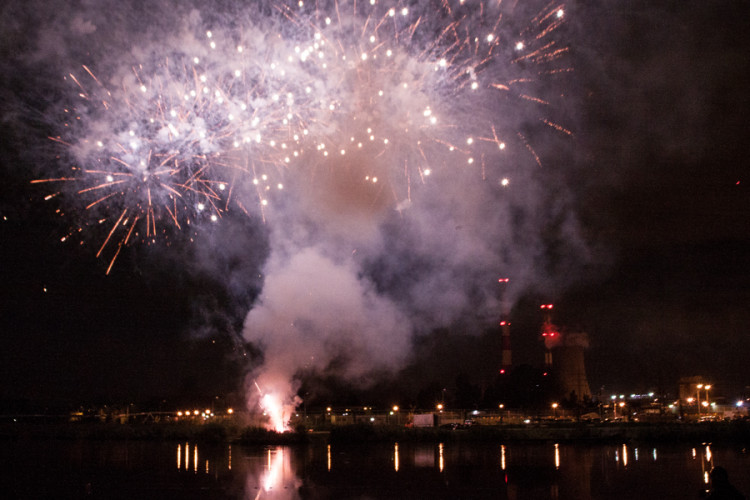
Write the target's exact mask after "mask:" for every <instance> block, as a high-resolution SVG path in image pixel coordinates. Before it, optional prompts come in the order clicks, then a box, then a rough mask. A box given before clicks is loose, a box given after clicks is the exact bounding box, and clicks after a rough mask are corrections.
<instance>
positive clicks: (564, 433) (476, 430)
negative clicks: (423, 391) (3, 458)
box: [0, 421, 750, 445]
mask: <svg viewBox="0 0 750 500" xmlns="http://www.w3.org/2000/svg"><path fill="white" fill-rule="evenodd" d="M23 439H35V440H39V439H67V440H103V441H105V440H128V441H185V440H187V441H198V442H206V443H224V442H227V443H236V444H247V445H293V444H305V443H311V442H320V441H323V442H329V443H337V444H339V443H373V442H389V441H390V442H393V441H398V442H409V441H414V442H444V441H497V442H544V441H555V442H580V443H607V442H618V443H621V442H632V441H637V442H697V443H703V442H731V443H737V444H743V443H747V444H750V422H748V421H728V422H701V423H604V424H591V423H560V424H556V423H553V424H529V425H522V426H520V425H492V426H490V425H486V426H483V425H477V426H473V427H470V428H466V429H445V428H439V427H421V428H406V427H397V426H385V425H366V424H354V425H341V426H332V427H329V428H325V429H309V430H307V431H299V432H284V433H277V432H273V431H269V430H266V429H262V428H257V427H243V426H239V425H236V424H226V423H208V424H202V425H194V424H184V423H179V424H177V423H156V424H116V423H80V422H71V423H54V424H49V423H27V422H3V423H0V441H2V440H23Z"/></svg>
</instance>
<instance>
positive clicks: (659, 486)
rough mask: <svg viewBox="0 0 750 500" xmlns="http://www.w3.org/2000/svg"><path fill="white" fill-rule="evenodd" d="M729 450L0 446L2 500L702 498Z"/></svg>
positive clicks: (743, 459) (733, 460) (747, 476)
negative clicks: (710, 472) (708, 479)
mask: <svg viewBox="0 0 750 500" xmlns="http://www.w3.org/2000/svg"><path fill="white" fill-rule="evenodd" d="M712 465H722V466H724V467H725V468H726V469H727V470H728V471H729V477H730V480H731V481H732V482H733V483H734V484H735V486H737V487H738V488H739V489H740V491H742V492H743V493H744V494H745V495H746V496H748V495H749V494H750V450H746V449H744V448H743V447H741V446H731V445H721V446H717V445H698V446H692V445H687V444H686V445H653V446H651V445H640V446H635V445H632V444H628V445H625V444H621V445H611V444H607V445H604V444H602V445H599V444H597V445H580V444H554V443H545V444H524V443H521V444H519V443H512V444H507V445H502V444H498V443H476V442H472V443H459V442H448V443H444V444H432V443H430V444H427V443H402V444H395V443H393V444H376V445H362V444H358V445H351V446H342V445H327V444H325V443H322V442H321V443H319V444H312V445H306V446H298V447H284V446H281V447H278V446H273V447H243V446H238V445H203V444H200V443H198V444H196V443H192V442H182V443H164V442H126V441H119V442H118V441H58V440H9V441H0V471H1V472H0V477H1V478H2V479H1V480H0V498H44V499H57V498H104V499H120V498H122V499H125V498H127V499H143V498H163V499H181V500H185V499H193V498H207V499H224V498H248V499H256V498H257V499H262V498H280V499H293V498H316V499H317V498H320V499H325V498H334V499H339V498H362V499H370V498H372V499H376V498H382V499H392V498H416V499H421V498H430V499H431V498H495V499H511V500H515V499H536V498H539V499H546V498H550V499H571V500H573V499H575V500H586V499H599V498H601V499H628V500H630V499H649V498H659V499H662V498H676V499H690V498H700V497H701V491H703V490H705V487H706V485H705V478H706V473H707V471H708V470H710V468H711V467H712Z"/></svg>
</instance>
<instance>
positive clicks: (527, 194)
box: [5, 0, 588, 430]
mask: <svg viewBox="0 0 750 500" xmlns="http://www.w3.org/2000/svg"><path fill="white" fill-rule="evenodd" d="M510 4H512V2H511V3H510ZM510 4H509V5H506V4H504V3H500V2H495V1H488V2H482V1H478V0H477V1H475V0H466V1H456V2H451V1H447V2H437V1H435V2H428V3H427V4H426V5H424V6H416V5H412V6H408V5H407V4H406V3H400V2H396V1H388V0H378V1H370V2H356V3H355V2H348V1H346V0H342V1H339V2H335V1H330V2H328V1H321V2H290V3H284V2H258V3H253V4H252V5H250V6H247V7H243V6H242V5H239V4H237V5H234V4H227V3H225V2H217V3H216V4H211V5H204V3H202V2H198V3H196V5H195V6H189V7H186V6H183V4H180V7H179V8H177V7H176V6H173V5H171V4H169V3H168V2H162V3H159V2H156V3H154V4H153V5H151V4H150V7H149V8H148V10H145V9H144V8H141V7H139V8H137V9H132V10H128V6H127V5H123V4H122V3H118V4H117V5H114V6H112V9H111V10H109V9H107V8H104V7H103V6H100V5H99V4H97V7H96V9H95V8H94V7H93V5H91V6H86V3H85V2H84V4H82V5H80V6H78V7H76V8H75V9H67V8H60V9H55V11H54V12H51V11H49V7H45V11H46V12H50V17H53V18H54V19H51V20H50V21H49V22H48V23H43V24H42V25H41V26H42V27H40V28H39V31H38V32H37V38H36V43H34V44H31V45H29V46H23V47H22V46H21V45H22V44H20V43H19V45H18V47H17V48H18V49H19V50H18V51H16V52H18V53H23V54H24V56H23V57H16V59H17V62H19V64H21V65H22V66H26V67H29V68H33V67H36V66H37V65H38V64H41V63H43V62H50V61H55V64H54V65H52V66H51V67H48V68H47V70H46V73H45V75H46V76H49V75H50V74H51V75H55V77H56V78H59V79H58V80H55V83H48V84H46V86H48V87H50V88H52V89H55V93H54V94H55V95H56V97H55V98H54V99H53V98H52V97H51V95H52V94H50V96H48V97H47V99H48V100H47V101H46V102H44V104H43V105H42V106H41V107H43V108H44V109H43V110H42V113H43V115H44V116H45V120H47V121H48V123H46V125H45V127H44V128H48V129H51V130H52V132H50V133H49V134H48V135H49V136H50V139H52V140H51V141H50V142H51V144H48V145H47V146H46V148H47V149H54V150H55V151H56V153H55V154H56V155H57V156H58V157H59V158H58V159H57V160H55V166H49V167H48V166H44V167H43V168H42V172H40V173H38V175H37V177H36V179H34V182H35V183H38V184H41V186H42V187H43V188H49V190H48V192H49V193H50V195H49V196H50V197H52V198H59V199H61V200H63V203H64V204H65V206H66V207H67V208H68V210H69V211H70V212H77V216H76V217H75V222H74V223H72V227H71V230H70V232H69V234H68V235H67V236H66V238H75V237H77V238H80V239H82V240H83V241H84V242H87V243H88V242H91V243H90V244H92V245H95V247H96V248H97V249H98V252H97V256H98V257H99V258H101V259H104V260H105V262H106V268H107V272H109V271H110V270H111V269H112V267H113V266H116V265H117V259H118V256H119V255H120V252H121V250H122V249H124V248H128V247H130V246H132V245H139V244H148V245H154V244H158V243H159V242H162V241H167V245H165V246H164V251H165V252H170V251H173V249H172V248H170V247H171V246H177V245H181V244H186V243H187V244H190V242H189V241H186V240H195V241H200V242H201V243H200V244H206V245H215V246H216V248H225V247H226V248H228V247H233V246H234V245H239V244H240V242H238V241H237V240H235V239H233V238H226V239H220V238H214V239H210V238H209V239H201V234H202V233H203V232H205V231H203V230H204V229H205V228H209V227H213V226H214V225H216V224H219V225H220V224H224V223H227V221H230V220H232V219H233V218H235V217H240V218H248V219H249V220H251V221H253V222H254V223H258V224H263V225H264V226H265V227H267V228H268V233H269V235H270V236H269V238H270V241H269V242H268V243H269V248H270V253H269V257H268V259H267V260H266V262H265V264H264V265H263V269H262V275H263V288H262V291H261V292H260V294H259V296H258V297H257V299H256V300H255V302H254V304H253V305H252V307H251V309H250V310H249V312H248V314H247V317H246V318H245V322H244V329H243V332H242V335H243V337H244V339H245V340H246V341H248V342H250V343H252V344H254V345H255V346H257V347H258V348H259V349H260V350H261V352H262V359H263V361H262V364H261V365H259V366H254V367H252V369H251V374H250V375H249V376H248V381H247V395H248V404H249V406H250V407H251V408H256V407H257V406H256V405H260V406H261V407H263V408H264V409H265V410H266V412H267V413H268V414H269V415H270V416H271V420H272V426H273V427H274V428H275V429H279V430H280V429H283V428H284V427H285V424H286V420H288V417H289V414H290V412H291V411H292V409H293V408H294V406H295V405H296V404H298V403H299V398H298V397H297V396H296V391H297V389H298V386H299V384H300V374H301V373H303V372H304V373H327V374H336V375H338V376H340V377H343V378H345V379H347V380H348V381H350V382H352V383H358V384H361V385H362V386H367V384H370V383H373V382H374V381H375V380H376V379H377V377H378V375H379V374H382V373H388V372H394V371H396V370H398V369H399V368H400V367H402V366H403V365H404V363H405V362H406V361H407V360H408V358H409V354H410V349H411V345H412V339H413V338H414V336H415V335H417V334H425V333H429V332H430V331H431V330H433V329H435V328H445V327H454V326H457V325H461V326H462V327H463V328H464V329H465V330H468V331H472V330H477V329H481V328H486V327H487V326H488V325H492V324H493V323H494V321H493V320H492V319H490V320H488V319H487V318H496V317H497V316H498V315H499V313H500V308H501V306H500V288H499V286H498V278H501V277H509V278H510V283H509V284H508V285H506V286H505V289H504V291H503V293H504V294H505V295H504V297H503V299H504V301H505V302H506V303H507V304H512V303H513V300H514V297H516V296H518V295H520V294H522V293H524V292H525V291H526V290H528V289H529V288H532V287H534V286H536V285H539V284H540V283H545V285H546V286H551V287H557V286H560V285H561V284H564V281H565V279H566V278H565V275H566V274H567V273H569V272H570V271H571V270H572V269H575V267H576V266H577V265H579V264H580V263H582V262H585V261H586V260H587V258H588V256H587V247H586V245H585V244H584V243H583V241H582V239H581V238H580V236H579V234H578V233H579V232H578V225H577V221H576V218H575V215H574V214H572V213H571V212H570V209H569V206H570V204H571V200H570V193H569V192H568V191H567V189H566V188H565V186H564V185H563V184H562V183H561V182H560V179H561V178H562V177H563V176H562V175H559V174H556V173H555V169H557V168H560V166H559V164H555V162H554V161H552V162H549V161H548V159H549V158H553V159H554V151H552V149H553V148H552V146H551V145H557V144H559V143H560V142H561V141H562V142H565V141H571V140H573V139H571V137H572V136H573V134H572V132H571V130H570V124H566V123H565V121H564V119H562V118H560V117H558V116H556V115H557V114H559V113H560V112H559V109H560V108H561V107H563V106H560V104H561V102H560V101H561V99H562V97H561V96H562V95H564V94H565V92H564V90H562V89H563V88H564V86H565V85H566V80H567V79H568V78H570V75H571V74H572V73H573V69H572V68H571V67H570V62H569V55H568V46H567V42H566V41H565V40H564V33H563V32H564V29H563V27H564V25H565V23H566V21H567V13H566V11H565V9H564V5H562V4H561V5H557V4H547V5H540V6H539V8H540V10H531V9H529V10H528V11H527V10H525V9H526V8H527V6H526V5H523V6H521V5H515V4H514V5H510ZM524 4H525V3H524ZM131 7H132V6H131ZM13 9H16V11H17V12H16V11H14V10H13ZM31 9H33V7H26V8H24V7H21V6H16V7H13V8H10V7H9V8H7V10H8V11H9V12H6V14H8V15H12V14H16V16H15V17H14V16H11V17H10V18H9V17H8V15H6V16H5V19H6V20H7V19H11V18H12V19H25V18H27V17H28V16H32V14H31V12H32V10H31ZM243 9H245V10H243ZM105 12H106V15H105ZM66 16H67V17H66ZM32 17H33V16H32ZM112 19H115V20H116V21H112ZM6 22H7V23H11V22H10V21H6ZM24 29H26V27H25V26H24V25H23V22H22V21H18V24H17V25H14V24H12V23H11V24H10V25H9V26H6V27H5V31H8V32H10V33H16V34H18V33H20V32H21V31H22V30H24ZM8 39H9V40H15V38H13V37H11V38H8ZM28 100H31V98H28ZM50 163H51V162H49V161H48V162H46V163H45V165H49V164H50ZM185 234H188V235H189V237H188V238H181V235H185ZM252 252H253V249H252V248H248V249H247V254H248V259H254V258H256V256H254V255H253V256H250V255H249V254H251V253H252ZM241 253H242V249H238V251H235V252H234V254H235V255H237V254H241ZM211 254H212V252H210V251H203V252H200V255H202V256H204V257H205V258H211V257H210V256H211ZM184 264H185V265H186V266H188V265H190V263H188V262H186V263H184ZM203 267H204V268H206V267H209V266H203ZM239 269H242V270H243V271H244V272H248V271H247V268H245V267H243V266H239ZM255 277H256V276H255V275H254V276H252V277H249V276H248V277H247V278H246V279H247V282H251V281H253V280H254V279H255ZM227 280H228V281H231V283H232V287H235V288H236V287H237V283H238V282H242V281H243V280H242V278H240V279H238V278H237V277H236V276H228V277H227ZM506 307H508V306H506ZM488 321H489V323H488Z"/></svg>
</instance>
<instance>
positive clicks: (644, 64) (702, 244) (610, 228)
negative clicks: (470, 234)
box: [0, 0, 750, 403]
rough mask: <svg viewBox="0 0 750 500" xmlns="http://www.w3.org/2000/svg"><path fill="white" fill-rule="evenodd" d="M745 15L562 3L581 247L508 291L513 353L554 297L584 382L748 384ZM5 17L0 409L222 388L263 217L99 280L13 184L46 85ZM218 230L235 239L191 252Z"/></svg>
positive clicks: (77, 248) (235, 376)
mask: <svg viewBox="0 0 750 500" xmlns="http://www.w3.org/2000/svg"><path fill="white" fill-rule="evenodd" d="M76 5H77V7H76V8H78V9H81V12H84V13H85V12H86V7H85V2H84V3H82V4H81V5H78V4H76ZM749 7H750V5H748V3H747V2H746V1H741V0H730V1H714V2H706V1H697V0H695V1H693V0H688V1H648V2H646V1H643V2H631V1H627V2H626V1H615V2H593V1H580V2H572V3H571V4H569V5H567V6H566V10H567V13H568V14H569V15H570V16H571V17H572V18H573V19H574V21H571V23H570V25H568V26H567V27H566V28H565V29H566V30H567V31H566V36H567V38H568V39H569V40H570V46H571V50H572V55H573V66H574V67H575V74H574V77H573V83H571V84H570V85H569V86H568V87H566V89H565V93H566V94H567V95H566V96H565V97H566V103H567V104H566V108H565V110H564V111H565V113H567V115H568V118H567V120H568V123H571V124H572V125H573V126H571V129H572V130H573V132H574V134H573V136H572V137H571V138H570V139H568V142H569V144H568V145H567V146H566V148H567V149H566V153H564V154H563V155H560V156H559V157H558V158H556V159H555V158H553V159H552V160H548V162H549V163H548V165H549V164H551V165H552V166H553V167H554V166H556V165H557V166H560V165H562V166H564V168H561V169H560V170H559V171H560V172H562V174H560V175H558V176H556V177H555V182H559V183H560V184H561V185H564V186H565V188H564V191H565V192H566V193H570V194H569V196H570V200H571V202H570V205H569V208H570V210H571V211H574V212H575V217H576V218H577V219H578V220H579V221H580V225H581V228H582V238H583V239H584V240H585V241H586V243H587V245H586V251H587V252H589V255H588V256H587V258H585V259H582V260H583V261H584V262H585V263H584V264H583V265H581V266H579V267H576V268H575V269H573V270H572V271H571V275H570V276H567V278H569V279H567V280H566V279H561V278H560V276H561V275H562V276H563V278H565V272H564V269H563V270H562V271H560V270H558V273H557V275H556V276H557V278H556V279H555V282H554V285H553V286H551V287H550V288H549V289H545V288H544V286H540V285H539V283H536V284H535V285H536V286H535V287H534V288H533V290H531V291H530V292H528V293H527V294H523V295H521V296H519V300H518V303H517V304H516V306H515V308H514V309H513V313H514V315H515V318H514V323H515V324H516V325H517V326H515V327H514V330H513V331H514V340H513V341H514V349H515V350H514V356H515V359H516V361H517V362H518V363H521V362H525V363H529V364H533V365H541V362H542V354H541V353H542V350H541V345H540V343H539V342H538V337H537V332H538V327H539V323H540V322H541V315H540V314H539V312H538V304H539V303H542V302H548V301H554V302H555V304H556V313H555V314H556V317H555V320H556V322H557V323H559V324H561V325H566V326H571V327H581V328H583V329H584V330H585V331H587V332H588V334H589V337H590V341H591V347H590V349H589V351H588V352H587V362H588V367H587V368H588V375H589V381H590V383H591V387H592V390H593V391H594V392H597V391H598V390H599V389H600V388H603V389H604V393H605V394H607V393H608V391H610V390H611V391H620V392H621V391H627V392H638V391H645V390H648V389H653V388H661V389H663V390H667V391H675V390H676V383H677V380H678V378H679V377H681V376H694V375H700V376H705V377H706V379H707V380H711V381H714V384H715V386H716V387H717V391H721V392H725V393H726V394H727V395H735V394H736V393H737V392H739V391H740V390H742V389H744V388H745V386H746V385H750V368H749V367H750V364H749V363H748V360H747V357H748V355H749V354H750V336H748V335H747V333H746V330H747V325H748V324H750V307H749V305H750V219H749V217H750V191H749V186H750V178H748V176H747V166H748V165H747V163H748V162H747V152H746V147H747V144H749V143H750V127H749V126H748V124H747V116H748V115H747V113H748V111H749V110H750V97H749V96H748V93H747V81H748V79H747V77H748V75H750V71H749V70H750V67H749V66H750V62H749V61H750V59H748V57H747V54H748V53H750V37H749V36H748V35H747V33H746V31H747V30H746V27H747V23H746V21H747V16H748V13H750V8H749ZM5 9H6V12H3V11H2V10H1V9H0V14H3V15H2V18H3V21H0V35H2V36H0V40H2V42H0V64H2V77H1V78H0V85H2V88H0V99H2V101H1V102H2V103H3V104H2V108H3V110H4V111H3V115H2V117H3V118H2V122H0V127H1V128H0V148H1V149H0V167H1V168H2V169H1V170H0V172H1V173H0V175H2V185H3V188H2V190H0V191H1V192H2V194H1V195H0V282H1V283H2V288H1V290H2V292H0V332H2V341H3V349H2V350H0V400H4V401H10V400H18V399H30V400H42V401H75V400H82V401H124V400H128V399H130V400H138V401H148V402H152V403H153V402H160V401H163V400H166V401H168V402H177V401H186V400H189V399H190V398H200V399H204V400H205V399H207V398H212V397H216V396H220V397H230V395H231V394H233V393H236V392H237V391H240V389H241V387H242V373H243V370H244V368H245V366H246V365H243V363H244V359H247V357H246V356H245V354H247V353H246V351H245V349H244V348H243V347H242V345H241V344H242V342H241V341H240V340H239V339H240V338H241V333H242V324H243V321H244V319H245V315H246V314H247V312H248V310H249V309H250V307H251V304H252V302H253V300H254V299H255V298H256V296H257V295H258V293H260V290H261V289H262V279H261V277H260V274H261V267H262V265H263V263H264V262H265V259H266V258H267V256H268V245H269V243H268V234H267V233H268V227H267V226H264V225H263V224H262V223H260V221H259V218H257V217H255V218H250V219H247V218H231V219H230V220H229V221H228V222H227V223H226V224H225V225H224V226H222V227H220V228H216V229H212V230H211V231H210V232H209V233H208V234H206V233H202V234H198V235H196V236H194V242H193V243H189V242H188V241H187V240H189V239H190V238H191V235H184V234H183V235H178V236H176V239H175V240H173V241H172V243H171V246H165V245H164V244H163V243H157V244H155V245H151V246H148V245H141V246H138V245H136V246H133V247H129V248H126V249H125V250H124V251H123V252H122V255H121V256H120V257H118V262H117V264H116V265H115V267H114V268H113V271H112V272H111V273H110V274H109V275H106V267H107V262H105V261H103V260H102V259H97V258H96V257H95V256H94V253H95V252H96V249H97V245H96V244H95V243H92V244H85V245H75V244H73V245H71V244H67V245H63V244H61V243H60V241H59V238H60V236H61V235H63V234H65V231H66V230H67V226H66V225H65V223H64V222H62V220H63V218H62V217H59V216H56V215H55V214H54V210H53V209H52V208H51V204H50V203H44V202H42V201H41V198H42V197H43V194H41V195H40V192H39V191H38V189H37V187H34V186H32V185H30V183H29V181H30V180H31V179H33V178H34V176H35V175H36V173H37V172H38V171H39V169H40V166H39V165H36V164H35V161H36V160H35V158H39V155H34V154H29V149H34V148H44V147H49V146H48V145H46V144H45V143H44V141H45V140H46V139H45V137H46V136H47V135H48V134H49V130H48V125H47V124H46V123H45V121H44V120H43V119H41V118H40V117H37V116H34V113H33V112H30V113H26V112H22V111H20V110H21V109H27V108H23V107H22V106H19V103H23V104H24V105H29V101H32V102H33V99H30V98H29V97H28V96H33V95H35V94H37V95H40V96H41V95H45V93H47V92H49V91H52V90H53V89H54V85H49V87H47V86H46V85H45V83H44V76H42V77H39V76H38V75H35V76H33V77H32V76H31V75H32V74H33V73H34V72H35V71H39V67H38V66H36V63H33V62H30V61H29V60H28V59H27V58H26V55H27V54H28V53H29V52H31V47H33V46H34V44H35V40H36V39H38V38H41V37H42V36H43V33H34V32H33V31H32V32H29V33H27V34H26V35H24V34H23V28H24V27H26V26H29V25H32V24H33V22H34V15H33V14H32V11H33V8H26V9H23V8H20V7H18V6H16V5H13V6H10V7H6V8H5ZM24 16H27V17H26V18H24ZM40 16H41V17H42V18H45V19H47V18H48V17H49V16H50V14H49V13H46V14H45V13H42V14H40ZM26 37H28V39H27V38H26ZM45 98H46V99H49V100H54V96H49V95H47V96H46V97H45ZM31 107H32V108H33V106H31ZM40 145H41V146H40ZM42 169H43V168H42ZM53 203H54V202H53ZM221 239H229V240H231V241H233V242H246V245H244V246H242V247H241V248H243V249H244V250H243V251H239V250H236V248H240V246H239V245H237V246H232V248H229V246H228V245H227V246H221V245H219V246H216V245H208V244H205V245H204V243H205V242H207V241H212V242H213V241H217V240H221ZM401 251H402V250H401ZM202 253H210V254H211V259H205V258H201V259H199V258H197V257H196V256H200V254H202ZM183 261H185V262H187V261H189V262H191V265H190V266H187V265H182V264H181V262H183ZM195 262H201V263H203V264H201V265H195ZM205 262H210V264H205ZM492 272H494V270H490V273H492ZM237 276H240V278H237ZM381 284H382V283H381ZM469 338H472V337H469ZM476 338H477V341H476V342H471V341H470V342H466V341H465V339H463V340H461V341H456V342H455V346H460V348H456V349H454V350H452V351H451V356H452V357H453V359H452V360H451V366H453V367H454V368H452V369H454V370H456V371H461V370H462V369H465V367H466V366H467V365H471V364H472V363H477V364H478V365H484V364H491V362H488V361H487V353H486V346H487V345H488V342H487V339H486V338H483V337H481V336H477V337H476ZM490 344H491V342H490ZM437 351H439V349H438V350H437ZM483 351H485V352H483ZM251 354H252V353H251ZM443 354H445V353H443ZM478 356H479V357H480V358H481V360H480V362H477V359H478V358H477V357H478ZM250 357H252V356H250ZM498 357H499V353H498ZM462 367H463V368H462Z"/></svg>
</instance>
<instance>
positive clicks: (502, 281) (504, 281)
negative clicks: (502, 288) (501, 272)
mask: <svg viewBox="0 0 750 500" xmlns="http://www.w3.org/2000/svg"><path fill="white" fill-rule="evenodd" d="M497 281H498V283H507V282H509V281H510V278H500V279H499V280H497Z"/></svg>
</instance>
